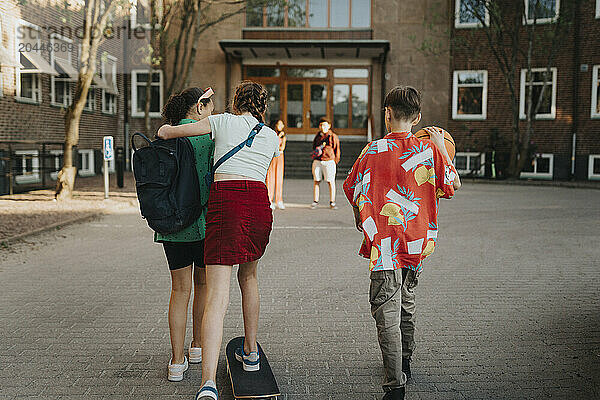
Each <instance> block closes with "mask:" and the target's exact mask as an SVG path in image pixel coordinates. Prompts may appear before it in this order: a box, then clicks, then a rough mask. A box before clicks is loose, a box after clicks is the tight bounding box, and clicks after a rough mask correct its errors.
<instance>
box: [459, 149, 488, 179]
mask: <svg viewBox="0 0 600 400" xmlns="http://www.w3.org/2000/svg"><path fill="white" fill-rule="evenodd" d="M454 166H455V167H456V170H457V171H458V172H459V173H460V174H465V175H466V174H470V175H474V176H484V175H485V153H472V152H468V153H464V152H458V153H456V156H455V157H454Z"/></svg>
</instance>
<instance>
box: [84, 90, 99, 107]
mask: <svg viewBox="0 0 600 400" xmlns="http://www.w3.org/2000/svg"><path fill="white" fill-rule="evenodd" d="M90 96H91V97H90ZM90 99H91V101H90ZM83 109H84V110H85V111H89V112H94V111H96V89H94V88H93V87H90V88H89V89H88V95H87V98H86V99H85V105H84V106H83Z"/></svg>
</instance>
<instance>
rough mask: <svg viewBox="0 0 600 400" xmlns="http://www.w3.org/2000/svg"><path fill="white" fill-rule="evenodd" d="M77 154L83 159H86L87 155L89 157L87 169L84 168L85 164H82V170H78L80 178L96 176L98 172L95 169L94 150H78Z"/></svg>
mask: <svg viewBox="0 0 600 400" xmlns="http://www.w3.org/2000/svg"><path fill="white" fill-rule="evenodd" d="M77 153H79V154H80V155H82V156H83V157H82V158H85V156H86V155H87V157H88V159H87V161H88V166H87V168H84V167H83V163H82V165H81V168H80V169H78V170H77V174H78V175H79V176H84V177H85V176H93V175H96V172H95V170H96V169H95V164H94V150H90V149H84V150H78V151H77ZM78 161H79V160H78Z"/></svg>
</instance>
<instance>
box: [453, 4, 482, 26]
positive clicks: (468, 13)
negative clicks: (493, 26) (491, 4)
mask: <svg viewBox="0 0 600 400" xmlns="http://www.w3.org/2000/svg"><path fill="white" fill-rule="evenodd" d="M482 19H483V20H484V21H485V25H489V22H490V14H489V12H488V9H487V7H486V5H485V4H484V3H483V2H481V1H480V0H456V7H455V10H454V26H455V27H456V28H478V27H481V26H483V25H482V23H481V20H482Z"/></svg>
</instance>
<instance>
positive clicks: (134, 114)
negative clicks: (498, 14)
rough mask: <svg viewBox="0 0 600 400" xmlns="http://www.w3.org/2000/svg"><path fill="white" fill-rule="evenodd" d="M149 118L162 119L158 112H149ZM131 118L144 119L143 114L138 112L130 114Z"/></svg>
mask: <svg viewBox="0 0 600 400" xmlns="http://www.w3.org/2000/svg"><path fill="white" fill-rule="evenodd" d="M149 115H150V118H162V115H160V113H159V112H151V113H149ZM131 116H132V117H133V118H144V113H139V112H135V113H131Z"/></svg>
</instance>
